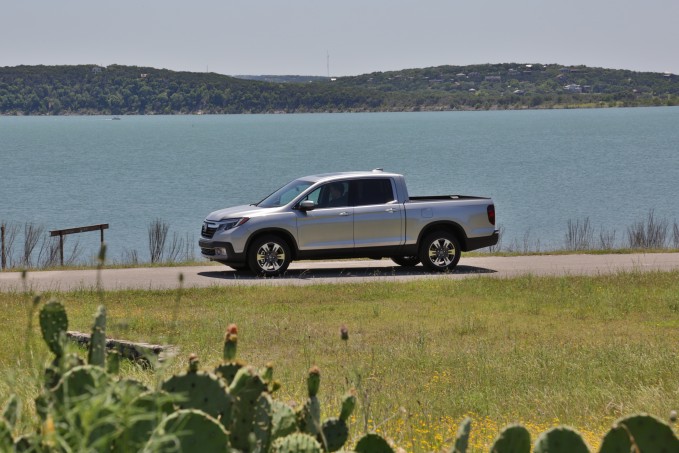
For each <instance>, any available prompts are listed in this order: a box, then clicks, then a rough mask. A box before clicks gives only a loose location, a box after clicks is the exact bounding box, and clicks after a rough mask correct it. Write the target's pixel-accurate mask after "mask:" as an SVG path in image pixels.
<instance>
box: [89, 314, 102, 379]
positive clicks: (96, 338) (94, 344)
mask: <svg viewBox="0 0 679 453" xmlns="http://www.w3.org/2000/svg"><path fill="white" fill-rule="evenodd" d="M87 362H88V363H89V364H90V365H96V366H100V367H104V366H106V308H104V306H103V305H100V306H99V308H98V309H97V314H96V315H95V316H94V325H93V326H92V336H91V338H90V348H89V353H88V355H87Z"/></svg>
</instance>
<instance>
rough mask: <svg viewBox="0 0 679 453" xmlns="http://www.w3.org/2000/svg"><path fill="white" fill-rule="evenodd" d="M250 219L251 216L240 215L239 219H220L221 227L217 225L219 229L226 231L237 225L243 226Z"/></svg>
mask: <svg viewBox="0 0 679 453" xmlns="http://www.w3.org/2000/svg"><path fill="white" fill-rule="evenodd" d="M248 220H250V217H239V218H237V219H222V220H220V221H219V227H217V231H226V230H230V229H231V228H236V227H237V226H241V225H242V224H244V223H245V222H247V221H248Z"/></svg>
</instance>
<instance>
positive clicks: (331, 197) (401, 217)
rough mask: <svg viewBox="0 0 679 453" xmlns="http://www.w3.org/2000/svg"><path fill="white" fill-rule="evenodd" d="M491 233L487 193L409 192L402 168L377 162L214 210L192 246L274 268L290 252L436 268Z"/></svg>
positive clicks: (238, 265) (227, 260) (223, 258)
mask: <svg viewBox="0 0 679 453" xmlns="http://www.w3.org/2000/svg"><path fill="white" fill-rule="evenodd" d="M497 241H498V231H497V230H496V229H495V206H494V205H493V201H492V200H491V199H490V198H483V197H473V196H465V195H438V196H428V197H411V196H409V195H408V189H407V188H406V183H405V179H404V177H403V176H402V175H399V174H395V173H387V172H384V171H382V170H381V169H377V170H373V171H363V172H345V173H328V174H320V175H312V176H305V177H303V178H299V179H296V180H294V181H291V182H289V183H288V184H286V185H285V186H283V187H281V188H280V189H278V190H277V191H275V192H274V193H272V194H271V195H269V196H268V197H266V198H265V199H263V200H262V201H260V202H259V203H256V204H251V205H243V206H236V207H232V208H226V209H221V210H219V211H214V212H213V213H211V214H210V215H208V216H207V218H206V219H205V221H204V222H203V227H202V230H201V237H200V240H199V246H200V249H201V254H202V256H203V257H205V258H207V259H209V260H212V261H218V262H220V263H223V264H226V265H227V266H230V267H232V268H234V269H236V270H244V269H247V268H249V269H250V270H251V271H252V272H254V273H256V274H259V275H264V276H275V275H279V274H281V273H283V272H285V270H286V269H287V268H288V266H289V265H290V263H291V262H292V261H294V260H309V259H337V258H375V259H380V258H383V257H387V258H391V259H392V260H393V261H394V262H395V263H397V264H399V265H401V266H416V265H417V264H419V263H422V265H423V266H424V267H425V268H426V269H428V270H430V271H438V272H442V271H448V270H451V269H453V268H454V267H455V266H456V265H457V263H458V261H459V260H460V254H461V252H466V251H470V250H476V249H480V248H483V247H489V246H492V245H495V244H497Z"/></svg>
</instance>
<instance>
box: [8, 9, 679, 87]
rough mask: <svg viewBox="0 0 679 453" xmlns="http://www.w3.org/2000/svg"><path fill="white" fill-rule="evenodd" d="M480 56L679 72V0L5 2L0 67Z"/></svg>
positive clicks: (231, 70) (322, 71)
mask: <svg viewBox="0 0 679 453" xmlns="http://www.w3.org/2000/svg"><path fill="white" fill-rule="evenodd" d="M479 63H543V64H550V63H557V64H563V65H587V66H594V67H603V68H612V69H630V70H634V71H652V72H671V73H674V74H679V1H678V0H618V1H616V2H613V1H602V0H570V1H566V2H564V1H555V0H513V1H510V0H468V1H465V2H462V1H459V0H447V1H446V0H420V1H417V2H416V1H404V0H361V1H358V0H342V1H328V0H259V1H257V0H192V1H178V0H163V1H159V0H134V1H132V0H114V1H110V0H109V1H100V0H59V1H55V0H0V66H17V65H37V64H44V65H64V64H68V65H71V64H99V65H102V66H107V65H110V64H122V65H135V66H149V67H154V68H166V69H171V70H177V71H191V72H205V71H210V72H216V73H219V74H227V75H246V74H247V75H319V76H327V75H330V76H347V75H359V74H366V73H371V72H377V71H391V70H400V69H407V68H423V67H430V66H440V65H459V66H462V65H467V64H479Z"/></svg>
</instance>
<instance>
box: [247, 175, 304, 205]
mask: <svg viewBox="0 0 679 453" xmlns="http://www.w3.org/2000/svg"><path fill="white" fill-rule="evenodd" d="M312 184H313V182H311V181H304V180H302V179H296V180H294V181H292V182H289V183H287V184H286V185H284V186H283V187H281V188H280V189H278V190H277V191H275V192H274V193H272V194H271V195H269V196H268V197H266V198H265V199H263V200H262V201H260V202H259V203H257V205H256V206H259V207H260V208H276V207H278V206H283V205H286V204H288V203H290V202H291V201H292V200H294V199H295V198H296V197H297V195H299V194H301V193H302V192H304V191H305V190H306V189H308V188H309V187H311V185H312Z"/></svg>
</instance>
